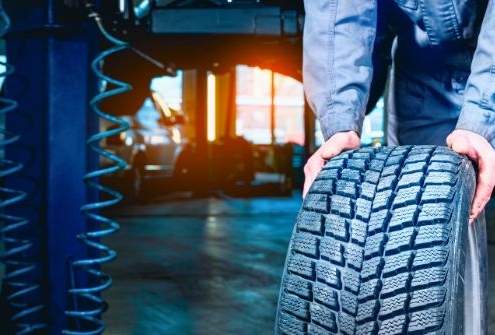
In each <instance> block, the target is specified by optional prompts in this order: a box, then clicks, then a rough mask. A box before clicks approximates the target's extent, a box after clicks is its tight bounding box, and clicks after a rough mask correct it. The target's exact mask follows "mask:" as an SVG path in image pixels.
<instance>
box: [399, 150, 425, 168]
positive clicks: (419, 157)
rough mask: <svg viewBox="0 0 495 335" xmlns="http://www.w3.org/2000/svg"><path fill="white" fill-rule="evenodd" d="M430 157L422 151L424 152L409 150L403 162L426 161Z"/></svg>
mask: <svg viewBox="0 0 495 335" xmlns="http://www.w3.org/2000/svg"><path fill="white" fill-rule="evenodd" d="M428 158H430V154H429V153H424V152H416V153H415V152H412V151H411V152H410V153H409V155H408V156H407V158H406V160H405V161H404V164H406V165H408V164H411V163H417V162H420V163H422V162H426V161H427V160H428Z"/></svg>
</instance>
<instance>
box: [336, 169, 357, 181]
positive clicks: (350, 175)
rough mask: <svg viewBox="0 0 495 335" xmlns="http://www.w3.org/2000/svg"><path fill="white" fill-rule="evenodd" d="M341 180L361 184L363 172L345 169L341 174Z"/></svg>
mask: <svg viewBox="0 0 495 335" xmlns="http://www.w3.org/2000/svg"><path fill="white" fill-rule="evenodd" d="M340 178H341V179H344V180H350V181H355V182H358V183H360V182H361V172H360V171H358V170H353V169H343V170H342V171H341V172H340Z"/></svg>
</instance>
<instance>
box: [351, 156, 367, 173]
mask: <svg viewBox="0 0 495 335" xmlns="http://www.w3.org/2000/svg"><path fill="white" fill-rule="evenodd" d="M352 158H353V159H350V160H348V161H347V167H348V168H350V169H356V170H360V171H364V170H366V167H367V160H366V159H359V156H356V155H355V154H354V155H352ZM356 158H358V159H356Z"/></svg>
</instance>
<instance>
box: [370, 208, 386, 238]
mask: <svg viewBox="0 0 495 335" xmlns="http://www.w3.org/2000/svg"><path fill="white" fill-rule="evenodd" d="M388 213H389V210H388V209H383V210H381V211H378V212H373V213H371V216H370V221H369V227H368V234H370V235H371V234H374V233H377V232H382V233H383V232H385V229H386V226H387V217H388Z"/></svg>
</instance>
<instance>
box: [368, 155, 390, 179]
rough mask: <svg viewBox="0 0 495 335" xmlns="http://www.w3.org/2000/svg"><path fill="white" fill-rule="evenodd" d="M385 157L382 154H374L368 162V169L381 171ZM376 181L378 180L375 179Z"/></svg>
mask: <svg viewBox="0 0 495 335" xmlns="http://www.w3.org/2000/svg"><path fill="white" fill-rule="evenodd" d="M380 158H381V159H380ZM386 158H387V157H386V155H385V156H384V157H383V155H381V156H379V155H376V157H375V159H373V160H372V161H371V162H370V170H371V171H375V172H380V171H382V169H383V167H384V166H385V159H386ZM377 182H378V180H377Z"/></svg>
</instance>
